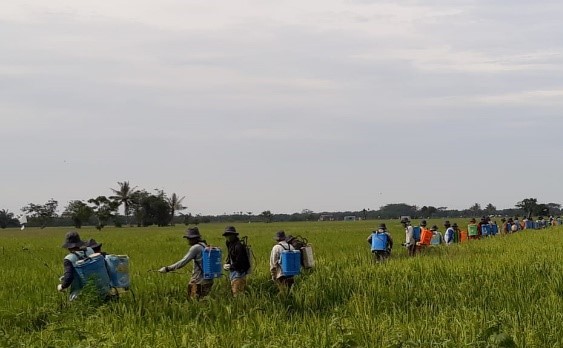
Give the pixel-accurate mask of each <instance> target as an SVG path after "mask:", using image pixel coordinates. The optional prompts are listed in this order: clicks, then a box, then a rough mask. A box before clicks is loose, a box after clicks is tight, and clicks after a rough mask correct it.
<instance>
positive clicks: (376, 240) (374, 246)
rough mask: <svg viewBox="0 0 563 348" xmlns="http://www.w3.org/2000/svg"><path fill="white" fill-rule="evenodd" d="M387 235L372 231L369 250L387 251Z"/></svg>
mask: <svg viewBox="0 0 563 348" xmlns="http://www.w3.org/2000/svg"><path fill="white" fill-rule="evenodd" d="M388 241H389V236H387V234H385V233H372V235H371V251H387V243H388Z"/></svg>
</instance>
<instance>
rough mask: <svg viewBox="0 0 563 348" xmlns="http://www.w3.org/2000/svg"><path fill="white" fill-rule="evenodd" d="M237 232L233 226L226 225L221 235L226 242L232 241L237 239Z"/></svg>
mask: <svg viewBox="0 0 563 348" xmlns="http://www.w3.org/2000/svg"><path fill="white" fill-rule="evenodd" d="M237 236H238V232H237V230H236V229H235V227H234V226H227V227H226V228H225V232H223V237H225V240H226V241H227V242H232V241H233V240H235V239H237Z"/></svg>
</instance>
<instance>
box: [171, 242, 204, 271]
mask: <svg viewBox="0 0 563 348" xmlns="http://www.w3.org/2000/svg"><path fill="white" fill-rule="evenodd" d="M200 248H201V246H200ZM200 248H198V247H196V246H195V245H194V246H193V247H191V248H190V250H188V252H187V253H186V255H185V256H184V257H183V258H182V259H181V260H180V261H178V262H176V263H175V264H173V265H170V266H166V267H165V268H166V271H167V272H170V271H175V270H177V269H180V268H182V267H184V266H185V265H187V264H188V263H189V262H190V261H191V260H195V259H196V257H197V255H198V253H199V252H200Z"/></svg>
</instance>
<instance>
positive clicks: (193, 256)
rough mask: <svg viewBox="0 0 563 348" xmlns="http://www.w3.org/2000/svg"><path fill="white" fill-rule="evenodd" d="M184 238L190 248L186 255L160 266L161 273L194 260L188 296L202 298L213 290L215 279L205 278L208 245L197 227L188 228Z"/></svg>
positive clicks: (176, 268)
mask: <svg viewBox="0 0 563 348" xmlns="http://www.w3.org/2000/svg"><path fill="white" fill-rule="evenodd" d="M183 238H186V239H187V240H188V243H189V245H190V249H189V250H188V252H187V253H186V255H185V256H184V257H183V258H182V259H181V260H180V261H178V262H176V263H175V264H173V265H170V266H165V267H162V268H160V269H159V270H158V271H159V272H160V273H168V272H170V271H175V270H178V269H180V268H182V267H184V266H186V265H187V264H188V263H189V262H190V261H192V260H193V261H194V269H193V272H192V277H191V279H190V281H189V283H188V288H187V290H188V297H190V298H192V299H201V298H203V297H205V296H207V295H209V293H210V292H211V287H212V286H213V279H204V278H203V267H202V264H203V251H204V250H205V248H206V247H207V244H205V241H203V240H202V238H201V235H200V234H199V229H198V228H197V227H191V228H188V230H187V231H186V234H185V235H184V237H183Z"/></svg>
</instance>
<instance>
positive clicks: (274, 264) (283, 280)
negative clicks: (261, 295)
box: [270, 231, 295, 291]
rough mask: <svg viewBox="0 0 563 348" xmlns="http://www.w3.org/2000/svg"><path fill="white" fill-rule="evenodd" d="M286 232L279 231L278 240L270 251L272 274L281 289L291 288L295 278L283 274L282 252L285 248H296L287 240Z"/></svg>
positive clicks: (275, 238) (276, 237)
mask: <svg viewBox="0 0 563 348" xmlns="http://www.w3.org/2000/svg"><path fill="white" fill-rule="evenodd" d="M286 239H287V238H286V236H285V232H284V231H278V232H276V235H275V237H274V240H275V241H276V242H277V243H276V245H274V247H273V248H272V252H271V253H270V274H271V275H272V280H274V281H275V282H276V284H277V285H278V288H279V289H280V291H286V290H289V289H291V287H292V286H293V284H294V283H295V280H294V279H293V276H283V275H282V268H281V253H282V252H283V251H284V250H295V248H294V247H293V245H291V244H289V243H288V242H287V240H286Z"/></svg>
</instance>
